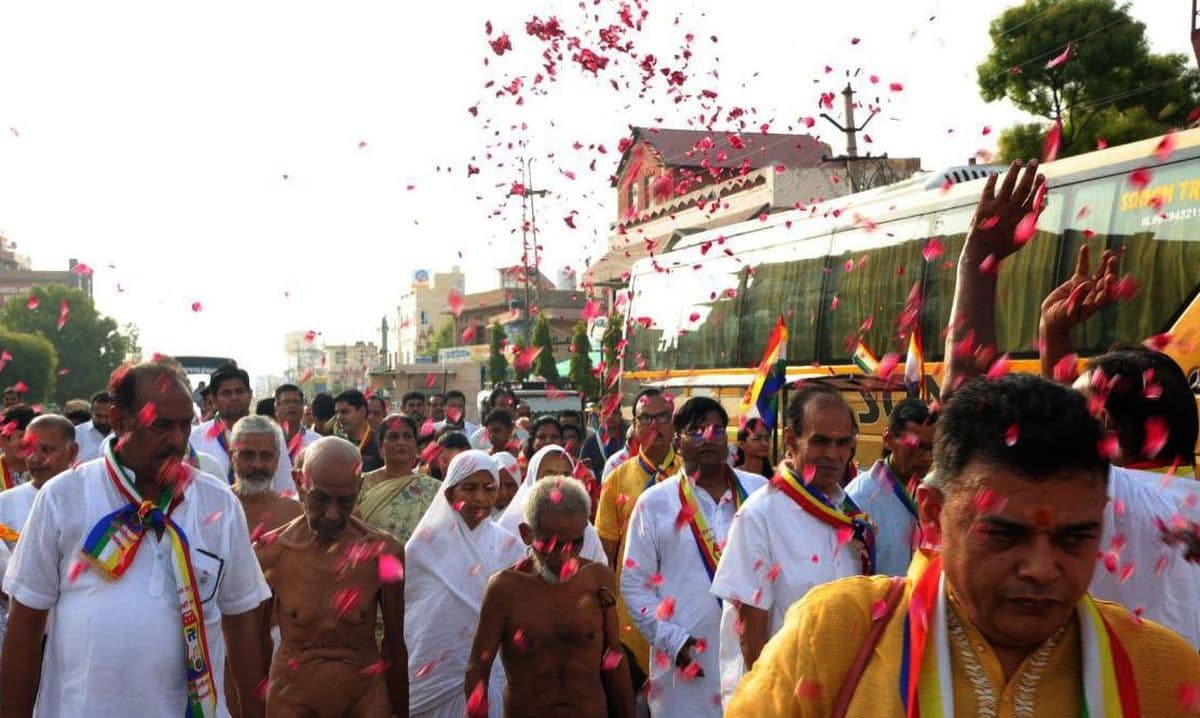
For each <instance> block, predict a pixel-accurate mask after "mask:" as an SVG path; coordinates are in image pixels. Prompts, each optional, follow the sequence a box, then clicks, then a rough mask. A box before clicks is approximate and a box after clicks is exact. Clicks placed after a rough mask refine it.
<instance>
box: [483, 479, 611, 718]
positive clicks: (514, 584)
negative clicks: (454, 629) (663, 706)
mask: <svg viewBox="0 0 1200 718" xmlns="http://www.w3.org/2000/svg"><path fill="white" fill-rule="evenodd" d="M589 515H590V500H589V498H588V494H587V490H586V489H585V488H584V487H583V484H581V483H580V482H579V481H577V480H575V479H572V478H568V477H546V478H545V479H543V480H541V481H538V482H537V483H535V484H534V485H533V488H532V490H531V491H530V493H529V498H528V501H527V503H526V511H525V522H524V523H522V524H521V526H520V530H521V538H522V539H524V541H525V543H526V544H528V545H529V546H530V548H531V551H530V556H529V558H528V559H525V560H523V561H521V562H520V563H518V564H517V565H516V566H514V567H513V568H510V569H505V570H504V571H501V572H499V573H497V574H496V575H494V576H493V577H492V579H491V581H490V582H489V583H488V587H487V592H486V593H485V594H484V596H483V608H482V609H481V611H480V616H479V628H478V630H477V631H476V633H475V643H474V645H473V646H472V648H471V660H470V663H469V664H468V666H467V676H466V682H465V686H464V688H465V690H466V693H467V696H468V700H467V708H468V713H469V715H471V716H482V715H486V707H485V705H482V704H485V703H486V699H485V697H484V696H485V695H486V694H485V691H484V689H483V686H485V685H486V680H487V676H488V675H489V673H490V671H491V667H492V662H493V661H494V660H495V657H496V652H497V650H501V651H502V652H501V660H502V662H503V664H504V671H505V674H506V676H507V681H508V684H507V686H506V688H505V692H504V715H505V716H506V717H508V718H524V717H526V716H529V717H531V718H605V717H606V716H608V715H609V706H610V705H611V706H612V708H613V710H614V713H615V715H618V716H622V717H623V718H632V716H633V715H634V707H633V684H632V682H631V680H630V677H629V667H628V664H627V663H626V660H625V653H624V651H623V650H622V649H621V643H620V638H619V635H618V627H617V610H616V593H615V583H616V582H615V579H614V578H613V573H612V571H611V570H609V568H608V567H607V566H604V565H603V564H599V563H593V562H591V561H588V560H586V559H581V558H577V555H578V553H579V551H580V549H582V548H583V541H584V530H585V528H586V527H587V523H588V516H589Z"/></svg>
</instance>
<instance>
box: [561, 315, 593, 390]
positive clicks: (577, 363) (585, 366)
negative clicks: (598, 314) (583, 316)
mask: <svg viewBox="0 0 1200 718" xmlns="http://www.w3.org/2000/svg"><path fill="white" fill-rule="evenodd" d="M567 376H568V377H570V379H571V385H572V386H574V387H575V388H576V389H577V390H579V391H581V392H583V395H584V396H586V397H587V398H589V399H595V398H596V396H597V395H598V394H599V393H600V382H599V381H597V380H596V377H595V376H593V375H592V342H591V340H590V339H588V335H587V325H586V324H584V323H583V322H578V323H576V324H575V336H573V337H572V338H571V365H570V370H569V372H568V373H567Z"/></svg>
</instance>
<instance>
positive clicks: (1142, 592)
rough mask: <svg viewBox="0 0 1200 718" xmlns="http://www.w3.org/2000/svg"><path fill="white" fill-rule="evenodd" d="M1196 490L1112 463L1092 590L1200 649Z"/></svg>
mask: <svg viewBox="0 0 1200 718" xmlns="http://www.w3.org/2000/svg"><path fill="white" fill-rule="evenodd" d="M1192 493H1197V494H1200V483H1197V482H1196V481H1194V480H1192V479H1183V478H1172V477H1168V476H1165V475H1164V474H1158V473H1153V472H1149V471H1138V470H1136V469H1125V468H1121V467H1118V466H1113V467H1112V468H1111V469H1110V470H1109V475H1108V498H1109V501H1108V505H1107V506H1105V508H1104V532H1103V534H1102V535H1101V537H1100V554H1101V555H1100V559H1099V562H1098V563H1097V564H1096V572H1095V573H1093V574H1092V584H1091V586H1090V587H1089V589H1088V591H1089V593H1091V594H1092V595H1093V596H1095V597H1096V598H1102V599H1105V600H1107V601H1116V602H1118V603H1120V604H1122V605H1124V606H1125V607H1126V608H1128V609H1129V610H1130V611H1135V612H1136V611H1138V610H1139V609H1141V610H1142V613H1141V615H1142V617H1144V618H1148V619H1150V620H1152V621H1155V622H1157V623H1161V624H1162V625H1164V626H1166V627H1167V628H1170V629H1171V630H1173V631H1175V632H1176V633H1178V634H1179V635H1181V636H1183V638H1184V639H1185V640H1186V641H1188V642H1189V643H1191V644H1192V646H1194V647H1195V648H1197V649H1198V650H1200V566H1197V565H1196V564H1192V563H1188V562H1187V561H1185V560H1184V558H1183V553H1182V550H1181V549H1180V547H1179V546H1173V547H1172V546H1167V545H1165V544H1163V542H1162V534H1161V533H1160V532H1159V530H1158V526H1157V524H1156V522H1155V519H1156V518H1158V519H1161V520H1162V521H1163V522H1170V520H1171V517H1172V516H1175V515H1176V514H1183V515H1184V516H1186V517H1188V518H1191V519H1192V520H1196V519H1197V518H1200V517H1197V516H1196V514H1197V509H1196V499H1195V498H1192V499H1189V498H1187V497H1188V496H1189V495H1190V494H1192ZM0 495H2V494H0ZM1118 536H1119V537H1120V541H1118V542H1117V543H1115V544H1114V542H1113V540H1114V538H1115V537H1118ZM1110 569H1111V570H1110Z"/></svg>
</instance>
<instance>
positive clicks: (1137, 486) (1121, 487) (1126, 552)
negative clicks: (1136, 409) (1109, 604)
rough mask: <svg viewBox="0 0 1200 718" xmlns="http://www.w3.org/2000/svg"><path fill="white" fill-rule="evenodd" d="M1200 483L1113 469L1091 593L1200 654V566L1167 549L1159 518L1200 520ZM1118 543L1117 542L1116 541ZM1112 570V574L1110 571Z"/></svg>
mask: <svg viewBox="0 0 1200 718" xmlns="http://www.w3.org/2000/svg"><path fill="white" fill-rule="evenodd" d="M1193 493H1195V494H1200V483H1197V482H1196V481H1194V480H1192V479H1183V478H1171V477H1167V476H1165V475H1164V474H1158V473H1153V472H1149V471H1138V470H1135V469H1124V468H1121V467H1118V466H1114V467H1112V469H1111V470H1110V471H1109V477H1108V498H1109V501H1108V505H1107V506H1106V507H1105V509H1104V533H1103V534H1102V536H1101V538H1100V551H1101V556H1100V559H1099V563H1098V564H1097V565H1096V572H1095V573H1094V574H1092V584H1091V586H1090V587H1089V592H1090V593H1091V594H1092V595H1093V596H1095V597H1096V598H1102V599H1105V600H1107V601H1116V602H1117V603H1120V604H1122V605H1124V606H1125V607H1126V608H1128V609H1129V610H1131V611H1137V610H1139V609H1141V611H1142V613H1141V615H1142V617H1144V618H1148V619H1150V620H1152V621H1155V622H1157V623H1161V624H1162V625H1164V626H1166V627H1167V628H1170V629H1171V630H1173V631H1175V632H1176V633H1178V634H1179V635H1181V636H1183V638H1184V639H1185V640H1187V641H1188V642H1189V643H1191V644H1192V646H1194V647H1196V648H1197V650H1200V566H1197V565H1196V564H1192V563H1188V562H1187V561H1185V560H1184V558H1183V555H1182V551H1181V550H1180V548H1179V547H1178V546H1175V547H1171V546H1166V545H1164V544H1163V542H1162V534H1161V533H1160V532H1159V530H1158V526H1157V524H1156V522H1155V519H1156V518H1157V519H1161V520H1162V521H1163V522H1169V521H1170V520H1171V517H1172V516H1175V515H1176V514H1182V515H1184V516H1185V517H1187V518H1190V519H1191V520H1193V521H1195V520H1198V519H1200V516H1197V513H1200V510H1198V509H1197V501H1196V498H1200V496H1197V497H1196V498H1188V496H1189V495H1191V494H1193ZM1117 537H1119V540H1118V541H1117V542H1116V543H1114V538H1117ZM1110 569H1111V570H1110Z"/></svg>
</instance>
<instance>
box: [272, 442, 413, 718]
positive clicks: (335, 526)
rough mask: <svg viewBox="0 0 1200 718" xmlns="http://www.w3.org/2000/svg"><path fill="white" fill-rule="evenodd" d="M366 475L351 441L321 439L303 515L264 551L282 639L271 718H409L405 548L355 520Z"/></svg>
mask: <svg viewBox="0 0 1200 718" xmlns="http://www.w3.org/2000/svg"><path fill="white" fill-rule="evenodd" d="M361 468H362V458H361V456H360V455H359V453H358V449H356V448H355V447H354V445H353V444H351V443H350V442H349V441H346V440H345V439H341V438H338V437H325V438H322V439H318V440H317V441H315V442H313V443H312V444H311V445H310V446H309V447H308V448H306V449H305V460H304V475H303V481H304V484H305V486H304V488H305V497H304V515H303V516H300V517H298V518H296V519H294V520H293V521H291V522H290V523H288V524H287V525H285V526H283V527H282V528H279V529H277V530H276V531H273V532H271V533H269V534H266V535H264V536H263V537H262V538H261V539H260V540H259V541H258V543H257V544H256V546H255V550H256V551H257V553H258V558H259V561H260V562H261V563H262V567H263V572H264V574H265V575H266V577H267V583H268V584H270V586H271V589H272V591H273V592H274V596H273V598H272V601H273V604H274V605H273V608H274V610H275V615H276V616H277V617H278V620H279V626H280V629H281V632H282V641H281V643H280V646H279V651H278V652H277V653H276V654H275V658H274V660H273V661H272V662H271V667H270V674H269V675H270V688H269V691H268V694H267V714H268V715H271V716H280V717H284V718H286V717H288V716H361V717H363V718H368V717H374V716H388V715H396V716H407V715H408V673H407V667H408V654H407V650H406V649H405V646H404V582H403V568H402V566H403V561H404V547H403V546H401V545H400V543H399V542H398V541H396V540H395V539H394V538H392V537H391V535H389V534H386V533H384V532H381V531H376V530H374V529H372V528H370V527H369V526H367V525H366V524H364V523H363V522H362V521H360V520H358V519H356V518H354V517H353V516H351V512H352V511H353V510H354V505H355V502H356V501H357V500H358V492H359V488H360V484H361V478H360V470H361ZM377 611H382V613H383V624H384V635H383V644H382V655H381V647H380V646H379V645H378V644H376V642H375V617H376V612H377ZM264 628H265V622H264ZM263 640H264V641H266V640H267V638H266V633H265V630H264V632H263Z"/></svg>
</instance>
